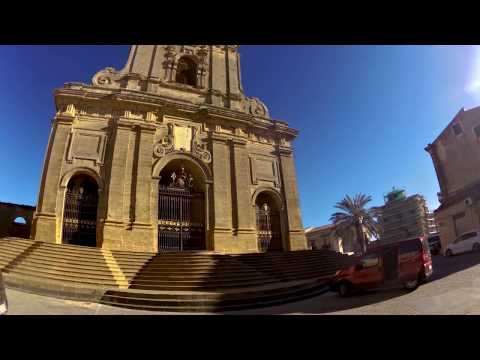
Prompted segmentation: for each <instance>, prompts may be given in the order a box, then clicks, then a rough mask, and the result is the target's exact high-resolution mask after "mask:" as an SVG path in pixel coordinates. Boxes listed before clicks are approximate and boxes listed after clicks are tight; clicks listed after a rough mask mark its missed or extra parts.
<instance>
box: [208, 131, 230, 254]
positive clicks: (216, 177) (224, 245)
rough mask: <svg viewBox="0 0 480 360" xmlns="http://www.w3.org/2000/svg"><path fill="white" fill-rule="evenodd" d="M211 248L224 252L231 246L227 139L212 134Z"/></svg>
mask: <svg viewBox="0 0 480 360" xmlns="http://www.w3.org/2000/svg"><path fill="white" fill-rule="evenodd" d="M211 140H212V157H213V159H212V168H213V209H212V210H213V219H214V221H213V222H214V228H213V246H214V250H215V251H220V252H226V251H228V250H229V249H231V244H232V194H231V179H230V152H229V147H228V144H227V141H228V139H226V138H224V137H223V136H220V135H217V134H212V137H211Z"/></svg>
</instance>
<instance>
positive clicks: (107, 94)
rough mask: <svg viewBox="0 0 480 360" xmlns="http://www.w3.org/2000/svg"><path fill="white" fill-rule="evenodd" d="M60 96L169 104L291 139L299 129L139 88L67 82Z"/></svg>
mask: <svg viewBox="0 0 480 360" xmlns="http://www.w3.org/2000/svg"><path fill="white" fill-rule="evenodd" d="M60 97H62V98H64V97H74V98H79V99H82V100H87V99H88V100H110V101H121V102H131V103H136V104H141V105H145V106H154V107H158V106H161V107H165V106H172V107H174V108H177V109H179V110H180V111H187V112H191V113H197V112H199V111H201V112H203V113H204V114H205V115H206V116H208V117H211V118H225V119H228V120H230V121H235V122H239V123H243V124H244V125H247V126H249V127H252V128H260V129H267V130H274V131H276V132H278V133H281V134H283V135H284V136H287V137H290V138H295V137H297V136H298V131H297V130H295V129H292V128H290V127H288V125H287V123H286V122H284V121H280V120H272V119H267V118H261V117H257V116H253V115H249V114H246V113H244V112H240V111H236V110H232V109H226V108H219V107H217V106H214V105H210V104H201V105H194V104H188V103H185V102H180V101H178V100H174V99H170V98H167V97H165V96H158V95H153V94H148V93H145V92H141V91H134V90H125V89H108V90H106V89H97V88H95V87H92V86H89V85H86V84H78V83H68V84H66V85H65V87H64V88H62V89H57V90H55V99H56V100H58V98H60ZM57 107H58V106H57Z"/></svg>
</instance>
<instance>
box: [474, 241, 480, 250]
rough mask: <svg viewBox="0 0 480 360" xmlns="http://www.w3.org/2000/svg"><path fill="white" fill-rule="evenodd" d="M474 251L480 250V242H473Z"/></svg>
mask: <svg viewBox="0 0 480 360" xmlns="http://www.w3.org/2000/svg"><path fill="white" fill-rule="evenodd" d="M473 251H475V252H477V251H480V244H478V243H475V244H473Z"/></svg>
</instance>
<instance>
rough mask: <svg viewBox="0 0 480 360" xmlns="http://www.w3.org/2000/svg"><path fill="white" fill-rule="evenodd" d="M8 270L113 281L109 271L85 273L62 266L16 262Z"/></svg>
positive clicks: (113, 278)
mask: <svg viewBox="0 0 480 360" xmlns="http://www.w3.org/2000/svg"><path fill="white" fill-rule="evenodd" d="M8 271H9V272H19V271H23V272H29V273H31V274H48V275H59V276H62V277H65V278H68V279H89V280H93V279H96V280H107V281H114V282H115V276H113V275H112V274H111V273H110V272H97V273H91V272H89V273H86V272H73V271H66V270H65V269H63V268H55V267H50V268H46V267H44V268H40V267H32V266H29V265H24V264H18V265H16V266H15V267H14V268H13V269H11V270H10V269H9V270H8Z"/></svg>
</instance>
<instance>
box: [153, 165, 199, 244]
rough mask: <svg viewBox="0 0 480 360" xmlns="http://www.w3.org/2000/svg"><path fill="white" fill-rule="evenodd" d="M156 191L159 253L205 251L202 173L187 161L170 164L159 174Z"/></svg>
mask: <svg viewBox="0 0 480 360" xmlns="http://www.w3.org/2000/svg"><path fill="white" fill-rule="evenodd" d="M158 189H159V190H158V250H159V251H186V250H206V240H205V238H206V237H205V179H204V176H203V174H202V172H201V170H200V169H199V168H198V167H197V166H195V165H194V164H193V163H192V162H190V161H188V160H184V159H176V160H172V161H170V162H169V163H168V164H167V165H166V166H165V167H164V168H163V169H162V171H161V172H160V183H159V188H158Z"/></svg>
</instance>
